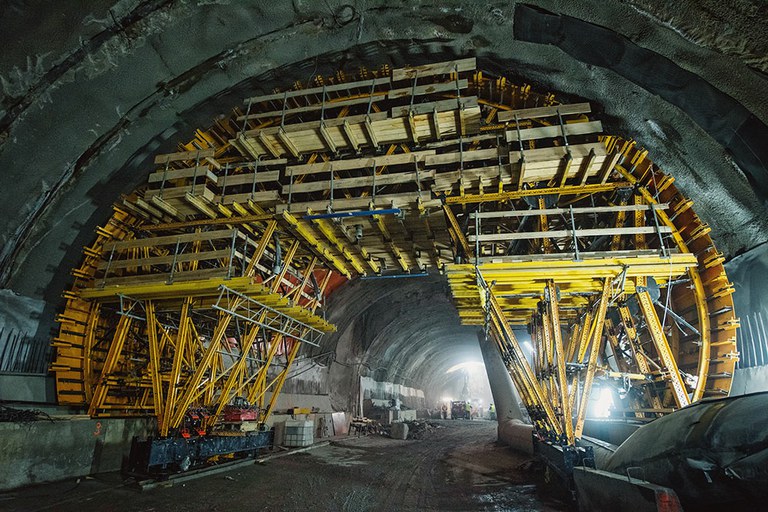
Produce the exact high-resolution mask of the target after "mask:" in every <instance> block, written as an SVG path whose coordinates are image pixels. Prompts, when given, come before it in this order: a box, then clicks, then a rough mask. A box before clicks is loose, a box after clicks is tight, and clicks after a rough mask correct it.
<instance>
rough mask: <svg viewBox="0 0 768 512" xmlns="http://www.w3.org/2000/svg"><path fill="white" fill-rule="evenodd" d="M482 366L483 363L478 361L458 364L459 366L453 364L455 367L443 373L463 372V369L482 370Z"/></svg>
mask: <svg viewBox="0 0 768 512" xmlns="http://www.w3.org/2000/svg"><path fill="white" fill-rule="evenodd" d="M484 366H485V365H484V364H483V363H481V362H479V361H467V362H466V363H459V364H455V365H453V366H451V367H450V368H448V370H447V371H446V372H445V373H453V372H455V371H456V370H464V369H466V370H469V369H473V370H474V369H478V368H482V367H484Z"/></svg>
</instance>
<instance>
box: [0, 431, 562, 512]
mask: <svg viewBox="0 0 768 512" xmlns="http://www.w3.org/2000/svg"><path fill="white" fill-rule="evenodd" d="M436 423H438V424H439V425H440V426H441V427H442V428H437V429H434V430H431V431H429V432H427V433H426V435H425V436H424V438H423V439H420V440H412V441H411V440H409V441H396V440H393V439H389V438H384V437H380V436H369V437H360V438H355V437H348V438H343V439H338V440H334V441H333V442H332V443H331V445H329V446H323V447H319V448H315V449H313V450H310V451H307V452H304V453H297V454H294V455H290V456H287V457H282V458H276V459H273V460H270V461H267V462H265V463H263V464H254V465H246V466H240V467H238V468H236V469H233V470H231V471H228V472H225V473H220V474H216V475H208V476H205V477H201V478H199V479H196V480H193V481H188V482H185V483H183V484H181V483H176V484H175V485H173V486H171V487H166V488H155V489H152V490H149V491H143V492H142V491H140V490H138V489H136V488H135V484H133V483H132V481H131V480H124V479H123V478H122V477H121V476H120V475H119V474H117V473H112V474H106V475H99V476H97V477H96V478H93V479H83V480H81V481H80V482H79V483H75V482H74V481H67V482H60V483H56V484H47V485H41V486H36V487H31V488H28V489H23V490H19V491H15V492H11V493H5V494H0V510H3V511H8V512H21V511H24V512H32V511H43V510H46V511H62V512H66V511H73V512H89V511H115V512H116V511H125V512H128V511H131V512H139V511H141V512H151V511H158V512H159V511H162V512H172V511H184V512H193V511H203V510H204V511H209V512H215V511H221V512H240V511H243V512H245V511H249V512H250V511H257V510H286V511H294V510H295V511H304V510H307V511H325V510H328V511H379V510H381V511H390V510H392V511H394V510H511V511H523V510H526V511H528V510H540V511H547V512H550V511H560V510H566V506H565V505H564V504H563V503H561V502H559V501H557V500H555V499H554V498H552V497H548V496H547V495H546V494H545V493H544V492H542V491H540V489H541V486H540V483H541V482H540V479H541V472H540V471H539V470H538V469H537V466H536V465H535V464H532V459H531V458H530V457H528V456H526V455H521V454H518V453H515V452H512V451H511V450H509V449H508V448H506V447H503V446H499V445H497V444H496V443H495V439H496V423H495V422H489V421H482V420H481V421H464V420H459V421H451V420H445V421H437V422H436Z"/></svg>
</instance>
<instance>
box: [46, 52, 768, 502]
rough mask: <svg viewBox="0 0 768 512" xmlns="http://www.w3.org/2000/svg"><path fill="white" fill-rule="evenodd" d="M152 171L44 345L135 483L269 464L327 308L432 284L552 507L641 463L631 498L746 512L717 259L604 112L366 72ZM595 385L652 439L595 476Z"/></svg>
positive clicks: (506, 90) (457, 74)
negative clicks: (282, 412) (286, 391)
mask: <svg viewBox="0 0 768 512" xmlns="http://www.w3.org/2000/svg"><path fill="white" fill-rule="evenodd" d="M154 165H155V168H154V169H153V170H151V171H150V172H149V175H148V178H147V180H146V183H144V184H142V185H141V186H139V187H138V188H136V190H134V191H133V192H132V193H130V194H128V195H125V196H124V197H121V198H120V199H119V201H117V202H116V203H115V204H114V207H113V210H112V213H111V216H110V217H109V219H108V220H107V221H106V222H105V223H104V225H103V226H102V227H99V228H98V229H97V230H96V236H95V239H94V240H93V242H92V243H91V244H90V245H89V246H87V247H86V248H85V249H84V251H83V259H82V263H81V265H80V266H79V267H77V268H75V269H74V270H73V272H72V273H73V275H74V278H75V279H74V284H73V285H72V287H71V289H70V290H69V291H67V292H66V293H65V299H66V307H65V309H64V311H63V312H62V313H61V314H60V315H59V317H58V321H59V323H60V329H59V332H58V335H57V336H56V337H55V338H54V340H53V342H52V343H53V346H54V347H55V349H56V356H55V360H54V362H53V365H52V370H53V372H54V373H55V376H56V389H57V396H58V401H59V403H60V404H62V405H71V406H76V407H84V408H86V409H87V412H88V414H89V415H90V416H91V417H93V418H110V417H149V418H153V419H154V421H155V422H156V435H155V436H153V437H150V438H149V439H146V440H140V441H136V442H135V443H134V446H133V453H132V460H133V465H134V468H133V469H134V470H135V471H143V472H145V473H156V472H158V471H161V472H162V471H174V470H185V469H188V468H189V467H191V466H197V465H204V464H205V463H206V462H207V461H209V460H211V459H212V458H215V457H220V456H225V455H230V454H233V453H236V454H241V455H251V454H253V453H256V452H257V451H258V450H259V449H261V448H265V447H267V446H269V445H270V444H271V443H272V442H273V432H272V431H271V430H269V429H268V428H267V426H266V425H267V421H268V419H269V417H270V415H271V414H273V412H274V410H275V407H276V400H277V398H278V396H279V395H280V392H281V389H282V388H283V386H284V384H285V382H286V379H287V378H288V376H289V370H290V369H291V368H292V365H293V363H294V362H295V361H296V360H297V356H298V355H299V354H300V353H301V352H302V350H303V349H305V350H306V349H307V348H309V347H318V346H319V345H320V344H321V341H322V339H323V337H324V336H327V335H329V334H331V333H333V332H334V330H335V329H336V326H335V325H334V324H332V323H330V322H329V321H328V320H327V319H326V318H325V317H324V314H323V308H324V304H325V303H326V301H327V300H328V298H329V296H330V295H331V294H332V293H333V292H334V290H335V289H336V288H338V287H339V286H340V285H341V284H342V283H343V282H345V281H347V280H354V279H357V278H361V277H370V276H380V277H387V278H393V279H396V278H400V277H407V276H414V275H420V274H432V275H439V276H441V279H443V280H444V281H445V282H446V283H447V285H448V288H449V290H450V295H451V297H452V301H453V304H454V305H455V308H456V311H457V312H458V316H459V318H460V320H461V323H462V324H464V325H468V326H475V327H476V329H477V330H478V332H480V333H481V336H480V339H481V343H485V344H487V346H489V347H492V348H493V350H495V351H496V352H497V353H498V357H500V358H501V361H502V362H503V365H504V367H505V369H506V373H507V375H508V376H509V378H510V379H511V381H512V383H513V384H514V389H515V390H516V392H517V393H518V395H519V398H520V400H521V402H522V403H523V405H524V407H525V409H526V411H527V413H528V416H529V417H530V419H531V422H532V425H529V426H524V425H522V424H521V428H523V429H524V431H525V432H527V433H526V434H524V438H526V439H527V441H526V443H528V444H530V445H531V447H532V449H535V451H536V452H537V453H538V454H540V456H541V457H543V458H544V459H545V460H546V461H547V464H548V465H549V466H550V467H551V468H552V470H553V472H554V473H556V474H557V475H558V476H559V477H560V478H561V479H562V482H563V485H564V486H565V487H566V488H568V489H569V490H571V491H573V492H577V491H578V490H579V489H580V490H581V492H582V493H589V492H596V489H599V488H600V487H601V486H604V485H606V484H605V482H611V485H619V484H617V483H616V481H622V482H624V481H627V474H629V473H630V472H632V471H633V470H634V471H637V470H636V469H633V468H637V467H641V468H643V469H642V470H641V473H642V475H641V476H638V475H636V474H633V475H632V476H630V477H629V480H628V482H627V483H626V485H627V486H628V487H631V488H632V491H631V492H636V493H641V494H642V493H646V491H647V492H652V494H653V496H654V499H657V500H672V501H676V500H679V503H682V504H683V505H684V506H686V507H688V506H698V505H700V504H702V503H707V502H709V501H711V500H719V499H725V498H723V496H724V495H726V494H727V493H728V492H730V491H731V490H732V488H738V489H740V491H739V492H747V491H743V489H745V488H746V489H750V490H749V491H748V492H749V493H751V494H749V496H748V497H749V499H750V500H754V499H759V498H760V497H764V494H761V493H764V491H760V490H759V488H758V487H757V485H758V484H759V485H763V486H764V485H765V483H766V474H765V467H766V466H765V457H766V453H767V452H766V449H765V446H764V443H765V426H764V423H762V424H761V423H760V421H764V420H765V417H764V413H754V414H752V415H748V414H746V412H745V411H747V410H749V411H765V410H768V409H766V407H765V405H766V401H767V400H768V398H767V397H766V396H765V395H752V396H748V397H745V398H727V397H728V394H729V391H730V388H731V378H732V376H733V373H734V366H735V364H736V362H737V360H738V358H739V354H738V352H737V350H736V331H737V328H738V327H739V320H738V318H737V317H736V312H735V311H734V304H733V300H732V293H733V291H734V290H733V287H732V285H731V283H730V282H729V281H728V277H727V275H726V273H725V270H724V267H723V262H724V258H723V255H722V253H720V252H718V250H717V248H716V246H715V244H714V242H713V240H712V239H711V237H710V235H709V233H710V228H709V227H708V226H707V225H706V224H705V223H704V222H703V221H702V220H701V219H700V218H699V217H698V216H697V215H696V213H695V211H694V209H693V203H692V201H691V200H690V199H688V198H686V197H684V196H683V195H682V194H681V193H680V191H678V189H677V188H676V187H675V184H674V181H675V180H674V178H673V177H672V176H671V175H670V174H668V173H666V172H664V171H663V170H662V169H660V168H659V166H657V165H656V164H654V163H653V162H652V161H651V159H650V158H649V153H648V151H647V150H645V149H643V148H642V147H640V146H639V145H638V144H637V143H635V142H634V141H632V140H627V139H623V138H621V137H617V136H613V135H610V134H607V133H604V131H603V124H602V122H601V120H600V115H599V105H592V104H589V103H586V102H572V101H569V100H568V99H567V98H564V97H563V98H561V97H559V96H558V95H556V94H553V93H548V92H541V91H536V90H533V89H532V87H531V86H530V85H528V84H524V83H516V82H515V81H513V80H510V79H508V78H506V77H504V76H498V75H494V74H492V73H489V72H484V71H483V70H482V69H481V68H479V67H478V65H477V62H476V59H475V58H461V59H455V60H452V61H446V62H436V63H431V64H426V65H422V66H414V67H405V68H390V67H389V66H387V65H384V66H381V67H380V68H379V69H360V70H359V72H358V73H357V74H356V75H354V76H349V75H345V74H344V73H341V72H339V73H337V74H336V75H334V76H330V77H321V76H317V77H316V78H315V83H314V84H311V86H310V87H304V86H301V85H300V84H297V85H296V86H295V87H293V88H286V89H285V90H280V91H276V92H274V93H272V94H266V95H258V96H252V97H248V98H244V99H243V103H242V105H239V106H236V107H235V108H234V111H233V113H232V114H231V115H225V116H220V117H218V118H216V120H215V121H214V122H213V124H212V125H211V126H208V127H205V128H201V129H198V130H196V131H195V133H194V137H193V138H192V139H191V140H189V141H188V142H186V143H181V144H179V146H178V148H177V151H176V152H173V153H164V154H158V155H156V156H155V157H154ZM521 337H524V338H525V339H526V340H528V339H529V340H530V342H529V343H530V346H531V347H532V350H526V349H525V348H524V344H523V343H522V342H521V341H520V339H521ZM492 384H493V383H492ZM596 384H599V386H598V385H596ZM598 387H600V388H603V387H605V388H608V389H612V390H613V391H612V393H613V402H614V406H613V409H612V414H613V419H614V420H616V421H632V422H635V423H639V424H643V425H644V426H642V427H641V428H640V429H638V431H637V433H636V434H635V435H633V436H632V437H630V439H629V440H628V441H626V442H625V443H623V444H622V445H621V446H620V447H619V448H618V449H615V450H614V452H613V453H612V454H610V456H609V457H608V456H606V457H607V462H605V463H603V462H600V463H597V461H599V460H601V459H602V458H603V457H602V456H601V455H600V454H598V453H596V450H597V451H599V450H601V449H603V448H600V447H599V446H597V445H595V444H594V443H591V442H586V440H585V439H586V438H587V437H588V436H586V435H585V420H586V419H587V415H588V411H589V410H590V407H591V406H592V404H593V403H594V402H595V400H596V397H597V395H598V394H599V393H596V392H595V390H596V389H597V388H598ZM495 402H496V403H497V406H499V407H501V404H500V402H499V400H495ZM761 414H762V416H761ZM726 418H729V419H730V418H738V419H735V420H734V421H732V422H730V423H729V425H730V427H728V428H725V427H722V422H723V421H725V419H726ZM758 420H759V421H758ZM500 421H502V418H500ZM233 423H236V424H238V426H237V427H236V428H233V425H232V424H233ZM761 425H762V426H761ZM728 429H736V430H738V432H726V431H727V430H728ZM233 431H236V432H237V434H238V435H232V433H233ZM721 438H722V439H724V440H726V441H728V442H724V441H723V442H721ZM680 446H685V450H680V449H679V447H680ZM612 450H613V449H612ZM725 452H728V453H727V454H726V453H725ZM660 461H665V462H664V463H662V462H660ZM762 488H763V489H765V487H762ZM648 489H651V491H648ZM670 496H671V498H670ZM595 499H597V498H595Z"/></svg>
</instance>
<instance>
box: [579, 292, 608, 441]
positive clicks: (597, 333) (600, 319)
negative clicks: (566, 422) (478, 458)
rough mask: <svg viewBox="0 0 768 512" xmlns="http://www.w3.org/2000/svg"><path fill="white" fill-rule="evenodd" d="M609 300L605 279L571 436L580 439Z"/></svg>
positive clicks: (600, 348)
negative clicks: (574, 425) (574, 426)
mask: <svg viewBox="0 0 768 512" xmlns="http://www.w3.org/2000/svg"><path fill="white" fill-rule="evenodd" d="M610 298H611V279H610V278H605V279H604V281H603V292H602V294H601V295H600V304H599V305H598V307H597V314H596V315H595V324H594V331H593V334H592V346H591V348H590V352H589V362H588V363H587V375H586V377H585V378H584V390H583V391H582V393H581V400H580V402H579V412H578V414H577V415H576V428H575V429H574V432H573V435H574V437H575V438H580V437H581V434H582V432H583V431H584V420H585V419H586V417H587V407H588V406H589V395H590V393H591V392H592V382H593V381H594V378H595V371H596V370H597V356H598V355H599V354H600V352H601V351H602V341H603V324H604V323H605V313H606V311H607V310H608V302H609V300H610Z"/></svg>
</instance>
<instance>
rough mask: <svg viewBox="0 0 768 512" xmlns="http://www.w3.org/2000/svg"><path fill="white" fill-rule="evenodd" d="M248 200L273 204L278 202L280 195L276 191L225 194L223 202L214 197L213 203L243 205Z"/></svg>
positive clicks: (219, 198)
mask: <svg viewBox="0 0 768 512" xmlns="http://www.w3.org/2000/svg"><path fill="white" fill-rule="evenodd" d="M248 200H252V201H254V202H256V203H264V204H268V203H275V202H278V201H280V193H279V192H278V191H277V190H264V191H258V192H256V193H255V194H251V193H250V192H248V193H244V194H227V195H225V196H224V200H223V201H222V200H221V196H219V195H217V196H215V197H214V202H215V203H222V204H232V203H245V202H247V201H248Z"/></svg>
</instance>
